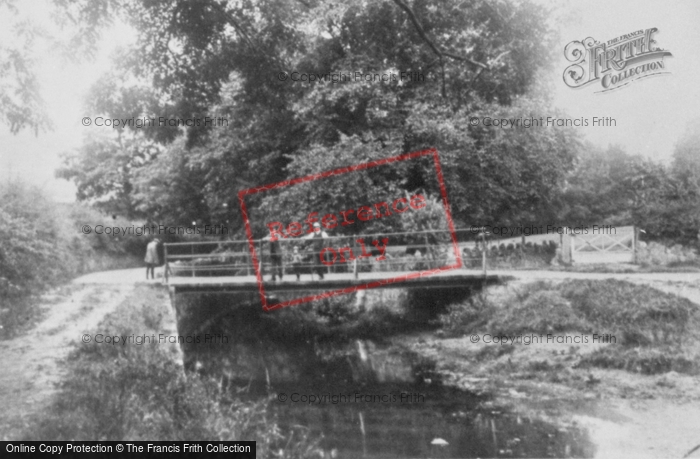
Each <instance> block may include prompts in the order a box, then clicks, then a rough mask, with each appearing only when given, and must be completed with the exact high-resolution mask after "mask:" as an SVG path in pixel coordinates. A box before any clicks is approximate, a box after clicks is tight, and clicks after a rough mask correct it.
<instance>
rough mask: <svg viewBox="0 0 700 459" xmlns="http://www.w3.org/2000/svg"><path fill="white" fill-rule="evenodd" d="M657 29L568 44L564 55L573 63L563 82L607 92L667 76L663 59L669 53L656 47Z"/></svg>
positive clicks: (567, 69)
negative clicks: (651, 77)
mask: <svg viewBox="0 0 700 459" xmlns="http://www.w3.org/2000/svg"><path fill="white" fill-rule="evenodd" d="M657 31H658V29H656V28H655V27H654V28H651V29H646V30H637V31H635V32H632V33H629V34H625V35H621V36H619V37H617V38H613V39H611V40H608V41H607V42H600V41H597V40H595V39H593V38H591V37H588V38H586V39H585V40H583V41H578V40H576V41H572V42H571V43H569V44H568V45H566V47H565V48H564V56H565V57H566V59H567V60H568V61H569V62H573V63H572V64H571V65H570V66H568V67H567V68H566V69H565V70H564V83H566V84H567V86H569V87H571V88H582V87H584V86H588V85H589V84H592V83H596V82H597V83H599V84H600V85H601V86H602V89H601V90H600V91H596V92H607V91H612V90H614V89H619V88H622V87H624V86H626V85H628V84H630V83H632V82H633V81H636V80H640V79H642V78H646V77H649V76H653V75H662V74H669V73H670V72H669V71H667V69H666V63H665V62H664V57H666V56H672V54H671V53H670V52H669V51H666V50H664V49H661V48H658V47H657V46H656V41H655V40H654V34H655V33H656V32H657Z"/></svg>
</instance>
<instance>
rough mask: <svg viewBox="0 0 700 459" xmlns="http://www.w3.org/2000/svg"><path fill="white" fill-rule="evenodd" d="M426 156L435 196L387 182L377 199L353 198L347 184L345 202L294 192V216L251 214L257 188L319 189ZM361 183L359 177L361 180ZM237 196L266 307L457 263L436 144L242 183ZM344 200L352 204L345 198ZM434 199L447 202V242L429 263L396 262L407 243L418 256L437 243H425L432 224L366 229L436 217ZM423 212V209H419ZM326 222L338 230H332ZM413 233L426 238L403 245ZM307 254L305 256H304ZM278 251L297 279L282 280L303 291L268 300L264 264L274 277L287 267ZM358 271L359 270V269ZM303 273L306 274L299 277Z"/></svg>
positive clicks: (440, 203)
mask: <svg viewBox="0 0 700 459" xmlns="http://www.w3.org/2000/svg"><path fill="white" fill-rule="evenodd" d="M430 159H432V161H430ZM411 161H414V162H417V161H423V162H422V163H421V164H413V165H412V164H407V163H410V162H411ZM426 161H427V163H426ZM426 164H430V165H431V166H430V167H431V168H432V169H434V172H435V176H434V177H431V179H430V180H431V182H430V185H431V187H432V189H434V190H435V192H436V196H437V195H438V194H439V198H436V199H435V200H434V202H433V201H432V200H430V199H429V198H426V196H425V194H424V192H420V191H418V192H415V193H407V192H405V191H404V192H402V191H395V189H394V188H390V189H391V190H393V192H394V194H395V195H392V196H386V197H385V198H380V199H379V200H377V199H375V200H374V201H372V202H361V199H362V198H358V199H359V201H358V202H353V201H352V199H353V196H354V194H353V193H352V190H348V193H346V194H344V195H343V196H342V201H343V205H342V208H338V209H332V210H331V209H325V210H324V209H321V208H317V209H314V208H311V207H312V204H311V203H310V201H312V200H311V199H308V200H303V199H301V200H300V199H296V200H292V202H293V203H294V206H293V207H297V206H298V207H299V208H298V209H296V208H295V209H290V208H289V207H290V206H289V205H285V206H284V212H285V215H286V216H287V217H289V216H290V215H292V216H296V217H292V218H291V221H289V220H290V218H282V217H280V218H274V219H270V218H269V216H262V217H260V216H254V217H255V218H253V217H251V213H250V212H249V209H248V206H247V205H246V197H247V196H251V195H255V194H258V193H275V192H285V191H287V192H288V191H290V187H295V186H299V187H308V186H318V189H320V190H327V189H330V188H331V187H333V186H336V188H337V186H338V183H337V181H338V180H343V179H348V178H349V177H348V175H347V174H363V173H364V174H366V173H369V172H370V171H371V172H375V173H379V174H392V173H393V174H397V171H395V170H392V168H397V167H398V166H399V165H404V166H405V167H414V168H420V167H423V169H421V170H426V169H427V168H426ZM381 168H384V169H381ZM404 170H406V169H404ZM353 178H357V177H353ZM361 178H364V177H361ZM334 180H335V181H336V182H334ZM424 181H427V180H424ZM343 183H345V182H343ZM358 183H364V182H362V181H360V182H358ZM357 186H360V185H357ZM306 189H307V188H305V190H306ZM280 190H281V191H280ZM304 193H306V191H304ZM402 193H403V194H402ZM238 199H239V201H240V205H241V212H242V215H243V220H244V223H245V228H246V235H247V239H248V246H249V249H250V254H251V258H252V261H253V266H254V269H255V276H256V279H257V284H258V290H259V293H260V298H261V300H262V306H263V309H264V310H265V311H269V310H273V309H279V308H283V307H287V306H294V305H298V304H301V303H306V302H309V301H314V300H319V299H323V298H330V297H334V296H338V295H344V294H348V293H353V292H357V291H359V290H364V289H371V288H377V287H384V286H387V285H391V284H399V283H402V282H408V281H410V280H412V279H417V278H424V277H427V276H431V275H435V274H439V273H442V272H445V271H449V270H453V269H457V268H460V267H461V266H462V259H461V254H460V249H459V246H458V242H457V235H456V232H455V228H454V223H453V220H452V215H451V212H450V206H449V202H448V199H447V190H446V188H445V183H444V178H443V173H442V168H441V166H440V159H439V156H438V152H437V150H436V149H434V148H433V149H429V150H423V151H418V152H413V153H407V154H402V155H399V156H394V157H390V158H384V159H380V160H376V161H371V162H366V163H362V164H357V165H354V166H347V167H341V168H338V169H333V170H329V171H326V172H321V173H317V174H311V175H307V176H304V177H299V178H295V179H289V180H285V181H282V182H278V183H273V184H269V185H263V186H259V187H254V188H249V189H247V190H241V191H240V192H239V193H238ZM364 199H365V200H366V199H367V198H366V197H365V198H364ZM348 203H352V204H351V205H349V204H348ZM431 205H432V206H439V207H441V208H442V210H444V215H442V212H441V211H440V218H439V220H440V221H441V222H443V223H444V226H445V228H444V229H442V230H441V233H442V234H443V236H444V240H445V243H447V247H446V248H445V247H443V248H441V249H440V250H441V251H442V252H441V253H442V255H443V256H442V258H440V257H437V258H436V257H433V261H432V263H422V262H421V263H419V262H416V263H413V264H412V265H411V267H410V268H406V265H405V263H404V264H400V263H399V264H397V263H398V261H397V260H399V259H400V258H401V253H408V251H412V252H411V253H412V256H411V258H412V259H413V258H416V259H420V257H422V254H421V249H422V250H424V251H425V250H433V251H434V250H436V249H435V248H434V247H428V246H427V244H428V239H429V238H430V237H435V234H436V230H435V228H434V227H429V228H427V229H426V230H424V231H417V232H415V233H410V234H408V236H407V233H401V232H392V231H389V230H386V229H384V230H383V231H380V232H379V234H368V232H369V231H370V230H369V229H370V228H374V229H375V230H376V228H378V227H379V228H395V227H397V224H398V226H400V227H406V226H408V227H414V228H415V227H416V226H417V225H420V224H419V223H416V222H419V221H421V219H425V218H432V219H433V220H438V218H435V217H434V216H428V214H427V212H428V211H429V210H430V209H429V207H430V206H431ZM305 206H309V208H304V207H305ZM317 206H318V204H317ZM434 208H435V207H433V209H434ZM421 213H424V214H425V215H422V216H421V215H420V214H421ZM256 218H258V220H256ZM392 219H393V220H392ZM397 219H404V220H405V221H410V222H412V223H410V224H408V225H406V224H404V225H403V226H401V224H400V223H401V222H399V221H398V220H397ZM259 220H265V221H259ZM404 223H405V222H404ZM373 224H374V226H373ZM380 224H382V225H384V226H381V225H380ZM377 225H380V226H377ZM326 230H327V231H328V232H331V233H332V234H334V233H337V234H338V235H329V234H328V232H327V231H326ZM254 233H256V234H258V235H261V237H258V238H256V237H254ZM419 233H420V234H419ZM416 238H419V239H420V240H425V241H426V245H406V244H407V242H406V241H408V240H415V239H416ZM395 242H396V244H395ZM263 244H264V245H267V246H269V255H268V256H267V259H265V262H264V263H263V259H264V258H265V251H264V249H263V248H262V247H263ZM401 244H404V245H401ZM304 245H305V246H306V247H307V250H306V251H303V250H302V251H300V247H302V246H304ZM417 247H420V248H417ZM397 253H398V254H399V255H396V254H397ZM305 257H306V263H304V262H303V260H304V259H305ZM283 259H286V260H287V261H288V262H291V263H289V264H288V269H289V267H290V266H291V270H292V274H293V275H294V274H295V275H296V282H294V281H286V282H287V283H286V284H284V285H286V286H288V287H289V288H290V289H291V290H289V291H300V292H306V293H307V294H305V295H304V294H300V295H298V297H296V298H292V299H286V300H283V301H271V298H270V297H269V296H268V294H267V293H266V289H265V281H264V272H263V267H265V269H268V270H269V269H271V271H268V272H270V273H271V274H272V278H271V281H272V282H276V278H277V277H279V279H280V282H282V281H283V275H284V268H283V266H282V265H283ZM436 259H439V260H440V261H439V262H437V263H438V264H439V266H436V262H435V260H436ZM392 260H393V262H394V263H393V264H392ZM419 261H420V260H419ZM304 269H306V270H304ZM360 272H361V273H362V275H360ZM287 275H288V279H289V271H287ZM302 275H303V276H304V278H303V279H302ZM302 280H303V282H302ZM275 285H276V288H277V289H284V286H282V287H281V286H280V285H281V284H275ZM292 287H293V288H292ZM397 287H398V285H397ZM316 291H320V293H308V292H316Z"/></svg>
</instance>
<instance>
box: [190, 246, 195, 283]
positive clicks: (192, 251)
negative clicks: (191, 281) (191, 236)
mask: <svg viewBox="0 0 700 459" xmlns="http://www.w3.org/2000/svg"><path fill="white" fill-rule="evenodd" d="M190 248H191V249H192V250H191V251H190V252H191V254H192V255H194V244H191V245H190ZM191 266H192V277H194V257H192V265H191Z"/></svg>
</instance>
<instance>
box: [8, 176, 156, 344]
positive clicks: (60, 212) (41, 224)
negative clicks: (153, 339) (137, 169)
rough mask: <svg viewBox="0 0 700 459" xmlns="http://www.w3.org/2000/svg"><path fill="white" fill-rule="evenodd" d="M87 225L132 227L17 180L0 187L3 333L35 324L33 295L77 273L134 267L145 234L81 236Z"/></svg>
mask: <svg viewBox="0 0 700 459" xmlns="http://www.w3.org/2000/svg"><path fill="white" fill-rule="evenodd" d="M86 224H88V225H90V226H91V227H93V228H94V227H95V226H96V225H99V224H102V225H106V226H124V227H126V226H131V223H130V222H126V221H124V220H121V219H113V218H112V217H107V216H104V215H101V214H99V213H98V212H97V211H95V210H92V209H90V208H87V207H85V206H83V205H77V204H59V203H54V202H52V201H51V200H50V199H48V198H47V197H46V196H44V195H43V194H42V193H41V191H39V190H38V189H36V188H33V187H29V186H26V185H23V184H22V183H19V182H15V183H13V184H12V185H11V186H6V187H0V324H1V325H0V327H2V328H0V336H10V335H12V334H13V333H14V332H15V331H16V330H17V329H18V328H19V327H20V326H22V325H23V324H25V323H30V322H31V318H32V317H34V316H35V315H36V310H35V308H33V307H32V301H31V297H32V296H33V295H38V294H41V293H42V292H44V291H45V290H46V289H47V288H49V287H52V286H55V285H57V284H60V283H61V282H65V281H67V280H69V279H70V278H72V277H74V276H76V275H78V274H82V273H85V272H89V271H96V270H105V269H114V268H118V267H126V266H134V264H135V261H136V258H135V255H134V254H136V253H139V252H142V251H143V248H142V247H141V245H142V244H143V243H144V242H145V241H142V240H141V239H142V238H136V237H131V238H121V239H120V238H115V237H111V236H108V235H98V234H95V233H94V232H93V233H91V234H83V233H82V231H81V227H82V225H86Z"/></svg>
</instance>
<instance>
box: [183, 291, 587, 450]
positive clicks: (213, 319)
mask: <svg viewBox="0 0 700 459" xmlns="http://www.w3.org/2000/svg"><path fill="white" fill-rule="evenodd" d="M174 304H175V307H176V310H177V315H178V330H179V332H180V334H187V335H195V336H200V337H202V339H201V341H198V342H196V343H190V344H185V345H183V352H184V355H185V361H186V363H187V366H188V367H189V368H192V369H193V368H197V369H199V371H201V372H203V373H208V374H210V375H215V376H217V377H221V378H222V379H226V380H228V383H229V384H231V387H232V388H233V387H236V386H238V387H241V386H247V387H249V388H250V392H249V395H248V396H250V397H253V398H255V397H267V396H268V394H276V395H275V396H277V397H280V398H279V399H278V401H277V402H274V403H273V404H272V405H271V406H270V410H273V411H274V412H275V413H276V414H277V419H278V421H279V423H280V426H281V427H282V428H290V429H291V428H292V427H293V426H298V425H302V426H306V427H308V428H309V429H310V430H311V432H312V434H316V435H320V436H322V437H323V440H322V444H321V445H322V447H323V449H324V450H325V451H326V452H327V453H328V454H327V457H337V458H357V457H367V458H406V457H412V458H413V457H415V458H427V457H442V458H457V457H459V458H465V457H592V456H593V455H594V447H593V445H592V444H591V442H590V440H589V439H588V436H587V434H586V433H585V432H584V431H581V430H575V429H568V428H561V427H560V426H557V425H553V424H551V423H547V422H544V421H542V420H539V419H533V418H528V417H523V416H520V415H518V413H509V412H505V411H503V410H500V409H498V408H495V407H493V406H491V404H490V402H488V401H487V400H483V399H479V398H477V397H475V396H474V395H473V394H471V393H469V392H466V391H461V390H456V389H452V388H447V387H444V386H443V385H442V384H441V381H440V378H439V375H438V374H437V373H436V372H435V370H434V367H435V364H434V362H431V361H427V360H426V359H424V358H420V357H419V356H417V355H416V354H415V353H413V352H412V351H410V350H408V349H405V348H402V347H400V346H397V345H396V344H395V343H393V342H392V341H391V340H390V339H387V338H388V336H386V335H388V333H382V332H381V330H382V329H381V328H376V329H374V330H369V331H368V330H363V329H358V327H355V328H352V321H351V320H340V319H338V318H337V317H336V316H334V315H333V313H334V309H333V307H332V306H333V305H331V307H329V311H330V312H327V313H325V315H321V314H320V313H318V312H316V311H305V310H303V309H301V308H299V309H296V310H295V309H292V310H289V311H281V312H280V313H279V314H275V315H274V316H272V315H267V316H265V315H262V314H261V313H260V312H259V310H257V309H253V308H248V307H240V306H239V307H236V308H231V306H230V304H231V303H230V297H228V298H227V297H225V296H222V295H214V294H211V295H190V296H181V297H178V298H174ZM321 312H324V311H321ZM201 318H204V319H201ZM341 319H342V318H341ZM323 320H326V323H321V322H322V321H323ZM332 320H336V321H337V322H338V323H339V325H337V326H335V328H332V327H334V325H333V323H332ZM353 320H354V319H353ZM427 322H428V321H427V320H426V321H423V322H422V323H427ZM380 325H381V324H380ZM360 328H361V327H360ZM405 329H406V328H405V327H404V326H403V324H402V325H401V327H399V328H398V329H397V328H394V329H393V333H404V332H405ZM378 330H379V331H378ZM205 334H210V335H218V334H221V335H226V336H227V337H229V340H228V341H227V342H226V343H221V342H217V343H213V344H212V343H209V344H207V343H206V342H205V340H204V335H205ZM368 335H370V336H374V337H375V338H367V336H368ZM282 394H283V395H284V397H281V395H282ZM310 396H315V397H316V399H313V400H311V399H310ZM341 396H343V397H344V398H341Z"/></svg>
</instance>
